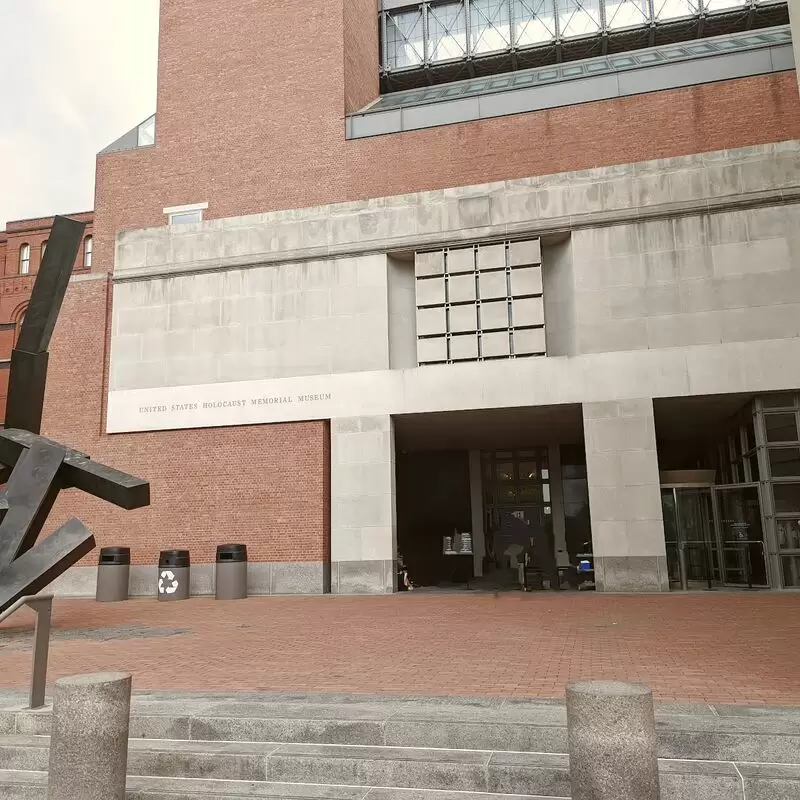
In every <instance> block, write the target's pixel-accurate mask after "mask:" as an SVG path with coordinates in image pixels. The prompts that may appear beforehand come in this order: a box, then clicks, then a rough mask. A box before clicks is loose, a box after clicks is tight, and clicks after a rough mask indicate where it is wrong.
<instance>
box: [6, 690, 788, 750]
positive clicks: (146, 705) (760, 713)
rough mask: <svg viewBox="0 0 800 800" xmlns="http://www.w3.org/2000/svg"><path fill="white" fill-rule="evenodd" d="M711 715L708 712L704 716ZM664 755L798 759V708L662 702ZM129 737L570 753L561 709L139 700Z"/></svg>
mask: <svg viewBox="0 0 800 800" xmlns="http://www.w3.org/2000/svg"><path fill="white" fill-rule="evenodd" d="M703 711H705V713H703ZM50 723H51V712H50V710H49V709H44V710H41V711H29V710H19V709H13V708H8V707H7V708H5V709H2V708H0V734H3V733H6V734H21V735H47V734H49V732H50ZM656 724H657V729H658V739H659V755H660V756H661V757H663V758H672V759H689V760H698V759H699V760H716V761H748V762H749V761H752V762H775V763H796V762H798V761H800V756H798V754H800V710H797V709H746V708H742V709H737V708H735V707H720V708H718V709H713V710H712V709H711V707H710V706H705V707H703V706H699V707H698V708H697V709H693V710H691V711H690V709H689V708H687V707H680V706H678V707H669V706H667V707H664V706H661V707H660V708H659V711H658V712H657V716H656ZM130 733H131V736H132V737H135V738H143V739H175V740H183V741H227V742H284V743H300V744H338V745H365V746H367V745H368V746H386V747H420V748H443V749H448V750H491V751H514V752H532V753H563V752H566V749H567V733H566V712H565V709H564V706H563V704H558V703H546V702H544V703H536V702H525V703H508V704H502V705H481V704H478V703H468V702H462V703H433V702H426V701H418V702H405V703H403V702H374V701H353V702H349V703H321V702H270V701H247V702H243V701H237V700H226V701H205V700H193V699H189V700H185V701H181V702H177V701H165V700H159V699H153V700H142V699H139V700H138V701H137V700H134V704H133V712H132V715H131V727H130Z"/></svg>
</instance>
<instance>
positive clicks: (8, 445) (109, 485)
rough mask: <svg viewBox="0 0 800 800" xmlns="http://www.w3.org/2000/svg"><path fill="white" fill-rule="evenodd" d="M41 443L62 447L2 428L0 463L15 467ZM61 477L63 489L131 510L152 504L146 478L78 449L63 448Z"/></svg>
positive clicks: (43, 438)
mask: <svg viewBox="0 0 800 800" xmlns="http://www.w3.org/2000/svg"><path fill="white" fill-rule="evenodd" d="M39 442H43V443H45V444H49V445H53V446H56V447H60V445H58V444H57V443H56V442H52V441H51V440H50V439H46V438H45V437H44V436H39V435H37V434H35V433H30V432H28V431H21V430H2V431H0V462H2V463H3V464H7V465H9V466H14V465H15V464H16V463H17V461H18V460H19V459H20V457H21V456H22V454H23V453H25V452H26V451H27V450H28V449H29V448H31V447H33V446H34V445H35V444H36V443H39ZM12 475H13V473H12ZM59 478H60V479H61V487H62V488H69V487H74V488H76V489H80V490H81V491H84V492H86V493H87V494H91V495H94V496H95V497H99V498H100V499H101V500H105V501H107V502H109V503H113V504H114V505H115V506H119V507H120V508H125V509H127V510H129V511H130V510H131V509H134V508H143V507H144V506H148V505H150V484H149V483H148V482H147V481H144V480H142V479H141V478H136V477H134V476H133V475H128V474H127V473H125V472H120V471H119V470H116V469H112V468H111V467H107V466H105V465H104V464H100V463H98V462H97V461H92V460H91V459H90V458H89V456H87V455H85V454H84V453H79V452H78V451H77V450H70V449H69V448H64V461H63V464H62V466H61V470H60V472H59Z"/></svg>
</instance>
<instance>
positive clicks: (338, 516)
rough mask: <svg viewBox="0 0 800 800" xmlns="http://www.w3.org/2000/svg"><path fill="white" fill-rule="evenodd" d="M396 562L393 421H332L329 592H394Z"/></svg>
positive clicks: (384, 416) (385, 418)
mask: <svg viewBox="0 0 800 800" xmlns="http://www.w3.org/2000/svg"><path fill="white" fill-rule="evenodd" d="M396 561H397V512H396V498H395V464H394V430H393V425H392V419H391V417H390V416H389V415H388V414H381V415H379V416H374V417H347V418H343V419H334V420H331V592H333V593H336V594H385V593H389V592H393V591H396V589H397V571H396Z"/></svg>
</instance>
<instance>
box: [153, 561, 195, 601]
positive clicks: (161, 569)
mask: <svg viewBox="0 0 800 800" xmlns="http://www.w3.org/2000/svg"><path fill="white" fill-rule="evenodd" d="M156 592H157V593H158V599H159V600H188V599H189V551H188V550H162V551H161V555H160V556H159V557H158V583H157V585H156Z"/></svg>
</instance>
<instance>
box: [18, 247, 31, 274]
mask: <svg viewBox="0 0 800 800" xmlns="http://www.w3.org/2000/svg"><path fill="white" fill-rule="evenodd" d="M30 271H31V246H30V245H29V244H23V245H22V246H21V247H20V248H19V274H20V275H27V274H28V273H29V272H30Z"/></svg>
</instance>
